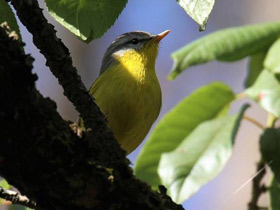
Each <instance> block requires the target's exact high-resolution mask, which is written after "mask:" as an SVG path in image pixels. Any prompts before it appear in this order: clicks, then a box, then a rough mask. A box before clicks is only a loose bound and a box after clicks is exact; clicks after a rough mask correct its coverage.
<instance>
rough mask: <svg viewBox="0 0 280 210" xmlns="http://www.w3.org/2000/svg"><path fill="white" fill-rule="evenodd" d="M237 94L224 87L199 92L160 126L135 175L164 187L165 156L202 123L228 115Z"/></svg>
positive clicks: (214, 84)
mask: <svg viewBox="0 0 280 210" xmlns="http://www.w3.org/2000/svg"><path fill="white" fill-rule="evenodd" d="M234 99H235V96H234V93H233V92H232V90H231V89H230V87H228V86H227V85H225V84H223V83H219V82H216V83H212V84H209V85H206V86H204V87H201V88H199V89H198V90H196V91H195V92H193V93H192V94H191V95H190V96H188V97H187V98H185V99H184V100H182V101H181V102H180V103H179V104H178V105H177V106H176V107H174V108H173V109H172V110H171V111H170V112H169V113H167V114H166V115H165V116H164V117H163V118H162V120H161V121H160V122H159V123H158V125H157V126H156V128H155V129H154V131H153V133H152V134H151V136H150V138H149V140H148V141H147V143H146V144H145V146H144V147H143V149H142V151H141V153H140V155H139V156H138V159H137V161H136V163H135V174H136V176H137V177H139V178H140V179H142V180H144V181H146V182H147V183H149V184H150V185H152V186H153V187H154V188H155V187H157V186H158V185H160V184H161V182H160V179H159V175H158V172H157V170H158V164H159V160H160V157H161V155H162V154H163V153H165V152H169V151H172V150H174V149H175V148H176V147H177V146H178V145H179V144H180V143H181V142H182V141H183V140H184V139H185V138H186V137H187V136H188V135H189V134H190V133H191V132H192V131H193V130H194V129H195V128H196V127H197V126H198V125H199V124H200V123H202V122H204V121H206V120H210V119H213V118H215V117H217V116H220V115H221V113H222V114H226V111H225V110H227V109H228V108H229V105H230V103H231V101H232V100H234Z"/></svg>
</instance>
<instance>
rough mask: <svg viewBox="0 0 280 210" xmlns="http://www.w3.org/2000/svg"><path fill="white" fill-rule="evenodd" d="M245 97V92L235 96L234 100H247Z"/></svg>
mask: <svg viewBox="0 0 280 210" xmlns="http://www.w3.org/2000/svg"><path fill="white" fill-rule="evenodd" d="M247 97H248V95H247V93H245V92H242V93H239V94H236V96H235V98H236V100H240V99H243V98H247Z"/></svg>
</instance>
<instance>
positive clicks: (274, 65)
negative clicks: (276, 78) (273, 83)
mask: <svg viewBox="0 0 280 210" xmlns="http://www.w3.org/2000/svg"><path fill="white" fill-rule="evenodd" d="M279 55H280V38H279V39H277V41H275V42H274V43H273V45H272V46H271V47H270V48H269V50H268V53H267V56H266V58H265V61H264V66H265V68H266V69H267V70H269V71H270V72H272V73H274V74H279V73H280V59H279Z"/></svg>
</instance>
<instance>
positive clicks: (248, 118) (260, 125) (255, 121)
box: [243, 115, 265, 130]
mask: <svg viewBox="0 0 280 210" xmlns="http://www.w3.org/2000/svg"><path fill="white" fill-rule="evenodd" d="M243 119H244V120H247V121H249V122H251V123H253V124H254V125H255V126H257V127H258V128H260V129H262V130H263V129H265V127H264V126H263V125H262V124H261V123H260V122H258V121H257V120H255V119H253V118H251V117H249V116H246V115H244V116H243Z"/></svg>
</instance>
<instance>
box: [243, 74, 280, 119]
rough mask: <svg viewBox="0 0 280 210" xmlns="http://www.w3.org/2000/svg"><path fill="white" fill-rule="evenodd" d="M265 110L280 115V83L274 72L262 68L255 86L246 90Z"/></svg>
mask: <svg viewBox="0 0 280 210" xmlns="http://www.w3.org/2000/svg"><path fill="white" fill-rule="evenodd" d="M246 93H247V94H248V96H249V97H251V98H252V99H253V100H255V101H257V102H258V103H259V104H260V105H261V106H262V107H263V108H264V109H265V110H267V111H268V112H270V113H272V114H273V115H275V116H277V117H280V83H279V81H278V80H277V78H276V77H275V75H274V74H272V73H271V72H269V71H267V70H265V69H264V70H262V72H261V73H260V75H259V76H258V78H257V80H256V82H255V83H254V85H253V86H251V87H250V88H249V89H247V90H246Z"/></svg>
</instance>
